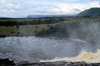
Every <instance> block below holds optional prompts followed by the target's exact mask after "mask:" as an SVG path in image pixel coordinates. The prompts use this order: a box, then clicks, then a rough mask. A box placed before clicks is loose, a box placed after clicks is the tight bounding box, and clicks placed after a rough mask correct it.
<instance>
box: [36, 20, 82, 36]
mask: <svg viewBox="0 0 100 66" xmlns="http://www.w3.org/2000/svg"><path fill="white" fill-rule="evenodd" d="M79 27H80V23H79V22H73V23H60V24H58V25H56V26H50V27H49V29H47V30H45V29H42V30H41V31H40V32H38V33H37V34H36V36H37V37H50V36H53V37H69V35H70V33H69V31H70V30H77V29H78V28H79Z"/></svg>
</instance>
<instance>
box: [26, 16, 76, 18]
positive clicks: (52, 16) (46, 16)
mask: <svg viewBox="0 0 100 66" xmlns="http://www.w3.org/2000/svg"><path fill="white" fill-rule="evenodd" d="M45 17H71V16H68V15H28V16H27V18H45ZM73 17H74V16H73Z"/></svg>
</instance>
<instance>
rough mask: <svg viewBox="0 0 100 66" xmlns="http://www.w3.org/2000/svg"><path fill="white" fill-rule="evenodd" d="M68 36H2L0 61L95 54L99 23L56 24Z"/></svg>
mask: <svg viewBox="0 0 100 66" xmlns="http://www.w3.org/2000/svg"><path fill="white" fill-rule="evenodd" d="M59 27H63V28H64V29H65V31H66V32H68V33H69V36H68V37H64V38H58V37H44V38H41V37H35V36H28V37H5V38H0V58H10V60H14V61H15V62H16V63H19V62H22V61H28V62H39V61H40V60H46V59H53V58H56V57H58V58H63V57H69V58H70V57H75V56H77V55H79V54H80V52H81V51H82V50H85V51H87V52H93V53H94V52H96V51H97V49H100V41H99V39H100V35H99V34H100V23H99V22H98V21H97V22H94V21H90V22H80V23H79V24H77V25H75V27H72V26H68V25H67V24H65V25H62V24H60V25H59Z"/></svg>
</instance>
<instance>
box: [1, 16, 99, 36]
mask: <svg viewBox="0 0 100 66" xmlns="http://www.w3.org/2000/svg"><path fill="white" fill-rule="evenodd" d="M89 20H95V21H100V18H99V17H91V18H87V17H86V18H81V17H79V18H78V17H66V18H38V19H37V18H36V19H26V18H25V19H8V18H3V19H2V18H1V19H0V37H5V36H40V37H45V36H58V37H69V35H70V34H69V30H70V29H73V30H77V28H79V27H80V26H81V25H80V23H82V22H84V21H85V22H87V21H89Z"/></svg>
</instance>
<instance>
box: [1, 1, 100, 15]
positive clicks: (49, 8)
mask: <svg viewBox="0 0 100 66" xmlns="http://www.w3.org/2000/svg"><path fill="white" fill-rule="evenodd" d="M91 7H100V4H99V0H0V17H27V15H76V14H78V13H79V12H81V11H84V10H86V9H89V8H91Z"/></svg>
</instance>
